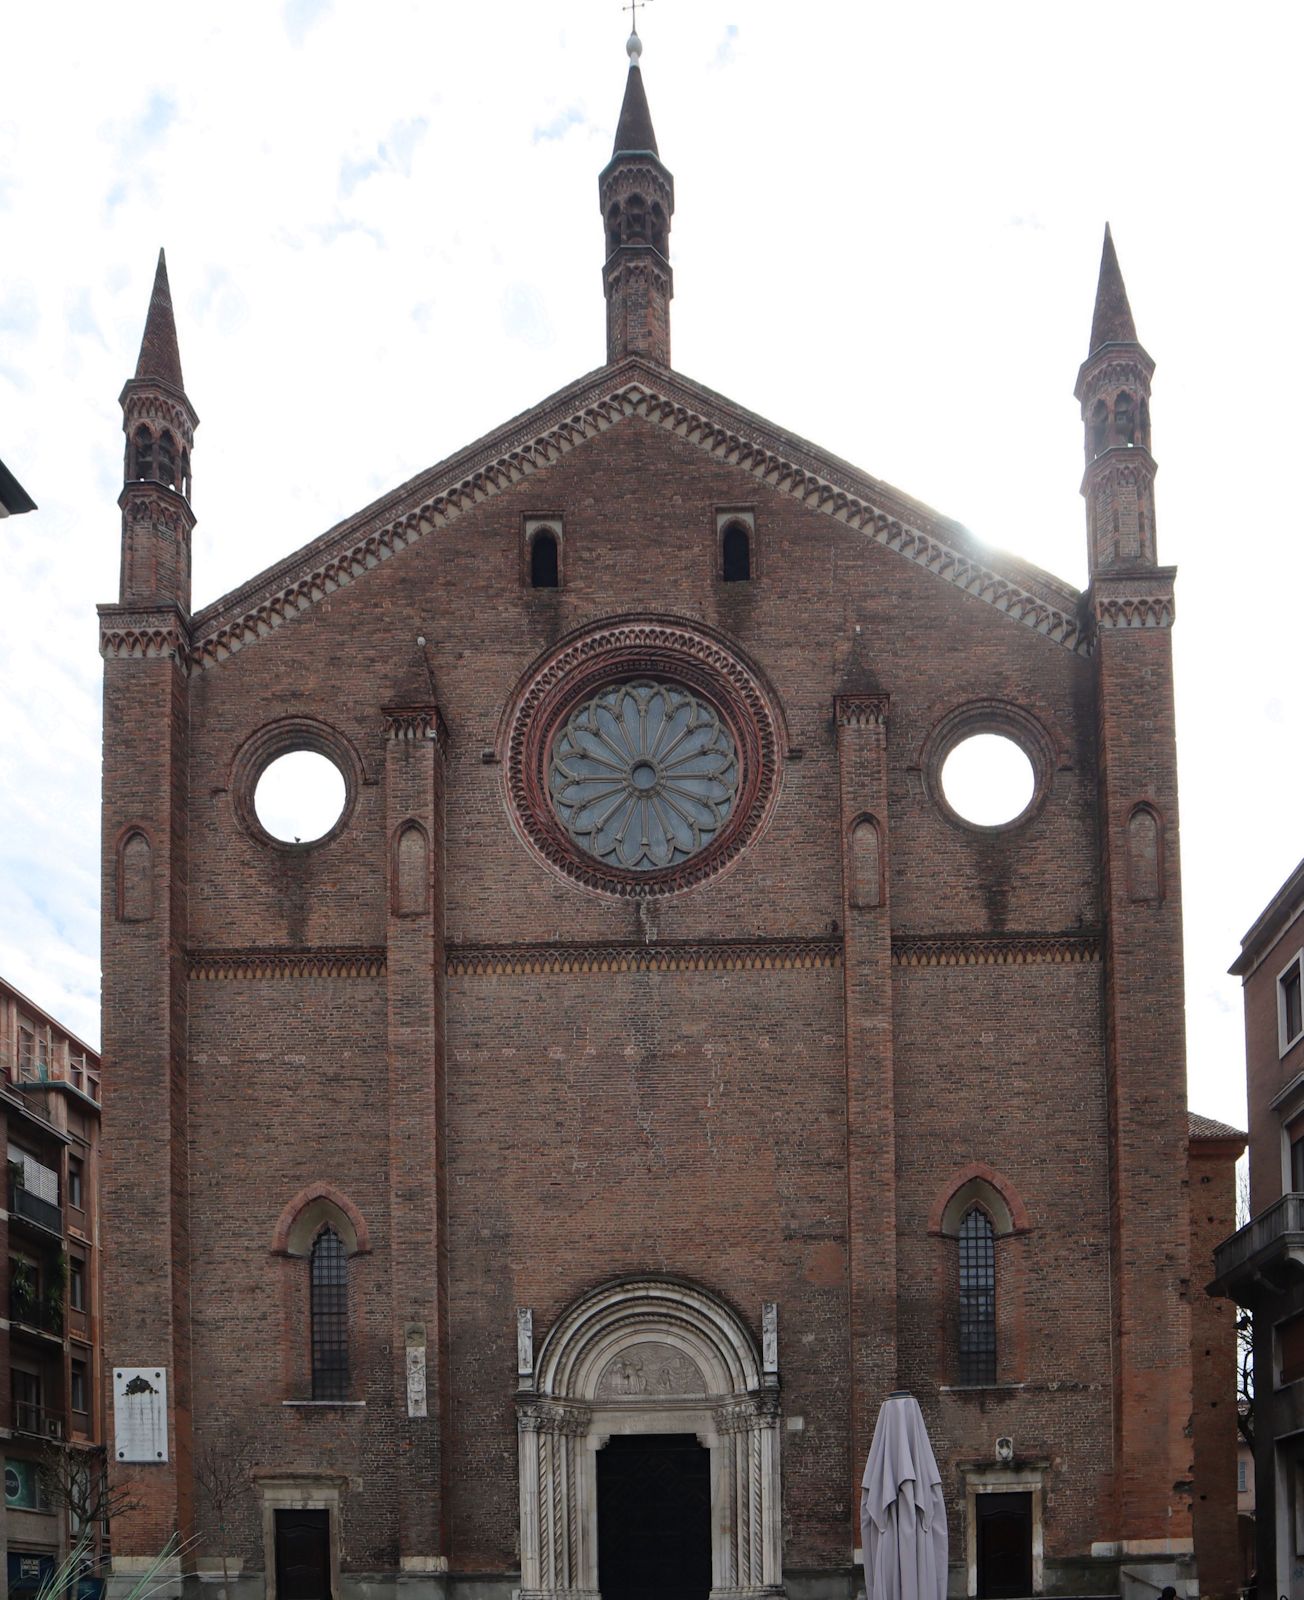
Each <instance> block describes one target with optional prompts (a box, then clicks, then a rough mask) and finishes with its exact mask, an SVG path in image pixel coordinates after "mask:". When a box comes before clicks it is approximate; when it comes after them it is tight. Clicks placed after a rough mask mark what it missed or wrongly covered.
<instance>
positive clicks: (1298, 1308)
mask: <svg viewBox="0 0 1304 1600" xmlns="http://www.w3.org/2000/svg"><path fill="white" fill-rule="evenodd" d="M1231 970H1232V972H1234V973H1235V974H1236V975H1237V976H1238V977H1239V978H1240V979H1241V981H1242V984H1243V986H1244V997H1245V1067H1246V1076H1247V1078H1248V1087H1249V1103H1250V1218H1251V1220H1250V1221H1249V1222H1248V1223H1247V1224H1246V1226H1245V1227H1243V1228H1242V1229H1241V1230H1240V1231H1239V1232H1238V1233H1235V1234H1233V1235H1232V1237H1231V1238H1230V1239H1227V1240H1226V1241H1224V1243H1223V1244H1221V1245H1220V1246H1219V1247H1218V1250H1217V1251H1216V1253H1215V1267H1216V1272H1217V1277H1216V1280H1215V1282H1214V1283H1213V1284H1212V1285H1211V1291H1212V1292H1214V1293H1218V1294H1223V1295H1228V1296H1230V1297H1231V1298H1233V1299H1235V1300H1236V1301H1238V1302H1239V1303H1240V1304H1241V1305H1244V1306H1248V1307H1249V1308H1250V1310H1251V1311H1252V1312H1253V1313H1254V1455H1255V1463H1254V1465H1255V1491H1256V1493H1255V1498H1256V1502H1257V1515H1256V1524H1255V1537H1256V1545H1257V1552H1258V1572H1259V1589H1260V1592H1261V1593H1263V1594H1269V1593H1271V1594H1277V1595H1290V1596H1291V1597H1292V1600H1295V1597H1298V1596H1301V1595H1304V1005H1302V1003H1301V1001H1302V996H1304V861H1302V862H1301V863H1300V864H1299V866H1297V867H1296V868H1295V870H1294V872H1292V873H1291V875H1290V877H1289V878H1287V879H1286V881H1285V883H1284V884H1283V885H1282V886H1281V888H1280V889H1279V890H1278V891H1277V893H1276V894H1275V895H1274V896H1273V898H1272V900H1271V901H1269V903H1268V905H1267V907H1266V908H1265V910H1264V912H1263V914H1262V916H1260V917H1259V919H1258V921H1257V922H1256V923H1255V924H1254V926H1253V927H1252V928H1251V929H1250V931H1249V932H1248V933H1247V934H1246V935H1245V937H1244V939H1242V940H1241V953H1240V956H1239V957H1238V959H1237V960H1236V962H1235V963H1234V965H1233V966H1232V969H1231Z"/></svg>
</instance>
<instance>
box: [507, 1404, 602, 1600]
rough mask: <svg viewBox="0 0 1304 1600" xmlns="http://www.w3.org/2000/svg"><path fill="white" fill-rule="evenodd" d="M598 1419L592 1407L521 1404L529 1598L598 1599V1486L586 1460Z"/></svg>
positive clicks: (524, 1580) (524, 1573) (524, 1567)
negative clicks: (592, 1545)
mask: <svg viewBox="0 0 1304 1600" xmlns="http://www.w3.org/2000/svg"><path fill="white" fill-rule="evenodd" d="M592 1420H593V1419H592V1413H591V1412H590V1410H589V1408H588V1407H587V1406H572V1405H565V1404H563V1403H560V1402H558V1401H555V1400H540V1399H534V1398H525V1397H522V1398H521V1399H519V1400H518V1401H517V1405H516V1437H517V1448H518V1450H519V1452H520V1463H521V1596H522V1600H577V1597H579V1596H581V1595H591V1596H596V1594H597V1566H598V1558H597V1551H596V1550H589V1549H588V1547H587V1527H588V1521H589V1516H588V1513H589V1510H590V1509H591V1508H590V1507H589V1505H588V1493H589V1490H590V1488H591V1487H592V1486H591V1485H590V1484H589V1482H588V1478H587V1475H586V1472H585V1462H584V1459H583V1452H584V1451H585V1450H586V1449H587V1448H588V1439H587V1437H586V1436H587V1434H588V1431H589V1425H590V1423H591V1422H592Z"/></svg>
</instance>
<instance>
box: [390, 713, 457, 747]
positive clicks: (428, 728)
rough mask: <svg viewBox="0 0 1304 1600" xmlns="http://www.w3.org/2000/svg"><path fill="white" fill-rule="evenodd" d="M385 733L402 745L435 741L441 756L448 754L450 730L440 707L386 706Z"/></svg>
mask: <svg viewBox="0 0 1304 1600" xmlns="http://www.w3.org/2000/svg"><path fill="white" fill-rule="evenodd" d="M383 712H384V717H385V732H386V734H387V735H388V737H389V738H391V739H397V740H399V741H400V743H402V742H405V741H411V740H417V739H433V740H434V741H435V744H436V745H437V746H438V747H439V753H440V755H441V756H442V755H447V754H448V728H447V727H446V726H445V723H444V719H443V717H442V716H441V715H440V713H439V707H438V706H385V707H384V708H383Z"/></svg>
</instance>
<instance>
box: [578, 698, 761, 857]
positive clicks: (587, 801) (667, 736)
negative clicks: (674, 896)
mask: <svg viewBox="0 0 1304 1600" xmlns="http://www.w3.org/2000/svg"><path fill="white" fill-rule="evenodd" d="M548 788H549V793H550V795H551V798H552V804H553V807H554V808H555V810H556V813H557V816H558V818H559V820H560V822H561V824H562V827H563V828H565V830H566V832H567V834H568V835H569V836H570V838H571V840H572V841H573V843H575V844H576V845H578V847H579V848H580V849H581V850H583V851H585V852H586V853H587V854H589V855H591V856H596V857H597V859H598V860H599V861H603V862H606V863H607V864H609V865H611V866H614V867H619V868H623V869H625V870H626V871H632V872H655V871H658V870H659V869H661V868H665V867H673V866H677V865H678V864H679V863H680V862H681V861H687V860H689V858H690V857H692V856H695V855H697V854H698V853H699V852H700V851H702V850H705V849H706V848H707V847H708V846H709V845H710V844H711V842H712V841H713V840H714V839H715V838H716V837H717V835H718V834H719V833H720V832H721V830H722V829H723V828H724V827H725V825H726V823H727V822H728V820H729V817H730V814H731V813H732V811H733V808H734V804H735V802H736V800H737V798H738V751H737V748H736V746H735V743H734V738H733V735H732V734H731V733H730V731H729V729H728V728H727V727H726V726H725V724H724V722H723V721H722V720H721V718H720V716H719V714H718V713H717V712H716V711H715V710H714V708H713V707H712V706H710V705H709V704H707V702H706V701H705V700H703V699H701V698H700V697H699V696H697V695H696V694H694V693H693V692H692V691H691V690H689V689H687V688H684V687H682V686H680V685H678V684H674V683H667V682H657V681H644V682H632V683H616V684H609V685H607V686H606V687H604V688H602V689H600V690H599V691H598V693H597V694H595V695H592V696H591V697H589V698H588V699H586V700H584V701H583V702H582V703H581V704H580V705H578V706H577V707H576V708H575V709H574V710H573V711H572V712H571V714H570V716H569V717H568V718H567V719H566V721H565V722H564V723H563V724H562V726H561V727H560V728H559V729H558V731H557V733H556V735H555V736H554V738H553V742H552V751H551V758H550V761H549V772H548Z"/></svg>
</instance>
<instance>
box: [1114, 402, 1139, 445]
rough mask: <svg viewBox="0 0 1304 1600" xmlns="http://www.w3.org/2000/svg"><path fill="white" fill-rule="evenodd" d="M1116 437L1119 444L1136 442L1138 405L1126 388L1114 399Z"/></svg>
mask: <svg viewBox="0 0 1304 1600" xmlns="http://www.w3.org/2000/svg"><path fill="white" fill-rule="evenodd" d="M1114 437H1115V438H1116V439H1117V440H1118V442H1119V444H1125V445H1129V446H1131V445H1134V444H1135V443H1136V406H1135V405H1134V403H1133V400H1132V396H1131V395H1130V394H1129V393H1128V392H1127V390H1126V389H1124V390H1123V391H1122V392H1121V393H1120V394H1119V396H1118V398H1117V399H1116V400H1115V401H1114Z"/></svg>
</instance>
